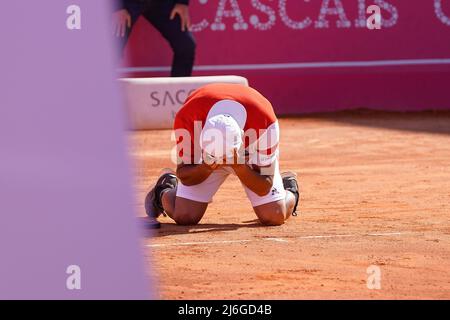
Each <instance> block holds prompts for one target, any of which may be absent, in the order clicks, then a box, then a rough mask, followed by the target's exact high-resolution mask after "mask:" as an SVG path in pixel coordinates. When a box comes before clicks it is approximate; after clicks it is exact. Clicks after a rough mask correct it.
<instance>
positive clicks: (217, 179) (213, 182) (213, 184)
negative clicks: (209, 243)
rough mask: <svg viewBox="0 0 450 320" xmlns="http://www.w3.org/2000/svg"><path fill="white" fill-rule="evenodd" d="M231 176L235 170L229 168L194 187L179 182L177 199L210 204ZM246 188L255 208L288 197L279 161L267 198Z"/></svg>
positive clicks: (215, 172)
mask: <svg viewBox="0 0 450 320" xmlns="http://www.w3.org/2000/svg"><path fill="white" fill-rule="evenodd" d="M230 174H235V173H234V171H233V169H231V168H229V167H225V168H221V169H217V170H214V172H213V173H211V175H210V176H209V177H208V178H207V179H206V180H205V181H203V182H202V183H200V184H197V185H194V186H185V185H183V184H182V183H181V181H179V182H178V188H177V197H181V198H185V199H188V200H193V201H197V202H204V203H210V202H212V200H213V196H214V195H215V194H216V192H217V190H219V187H220V186H221V185H222V183H224V181H225V180H226V178H227V177H228V176H229V175H230ZM242 186H243V187H244V190H245V193H246V194H247V198H248V199H249V200H250V202H251V204H252V206H253V207H257V206H260V205H263V204H266V203H270V202H275V201H279V200H282V199H284V198H285V197H286V190H284V187H283V180H282V178H281V175H280V170H279V166H278V161H277V162H276V164H275V172H274V177H273V185H272V188H271V189H270V191H269V193H268V194H266V195H265V196H262V197H260V196H258V195H257V194H256V193H254V192H253V191H251V190H250V189H249V188H247V187H246V186H244V185H242Z"/></svg>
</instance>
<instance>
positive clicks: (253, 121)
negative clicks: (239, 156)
mask: <svg viewBox="0 0 450 320" xmlns="http://www.w3.org/2000/svg"><path fill="white" fill-rule="evenodd" d="M225 99H226V100H233V101H236V102H239V103H240V104H241V105H243V106H244V107H245V110H246V112H247V120H246V123H245V126H244V134H247V133H249V132H250V131H253V132H254V134H255V135H256V140H258V141H250V140H252V139H248V138H247V139H246V141H245V147H246V148H247V149H252V150H249V152H250V154H255V153H258V154H259V156H261V155H262V157H265V156H268V157H270V158H271V159H272V158H273V156H274V155H275V153H276V152H277V150H278V140H279V129H278V121H277V117H276V115H275V112H274V111H273V108H272V104H271V103H270V102H269V100H267V99H266V98H265V97H264V96H263V95H262V94H260V93H259V92H258V91H256V90H255V89H252V88H250V87H247V86H243V85H239V84H210V85H206V86H203V87H201V88H199V89H197V90H195V91H194V92H193V93H192V94H191V95H190V96H189V97H188V98H187V100H186V102H185V103H184V105H183V106H182V107H181V109H180V110H179V111H178V113H177V114H176V116H175V123H174V130H175V136H176V140H177V148H178V149H177V150H178V151H177V152H178V155H179V156H180V157H181V159H182V160H183V162H184V163H187V162H189V160H190V161H191V163H200V162H199V161H201V160H200V158H199V157H201V150H199V137H200V132H201V129H202V128H203V125H204V124H205V121H206V117H207V115H208V112H209V111H210V109H211V108H212V106H213V105H214V104H215V103H217V102H219V101H221V100H225ZM196 126H197V128H196ZM269 133H270V134H269ZM187 134H189V136H187ZM249 136H251V135H249ZM261 137H263V139H261ZM265 137H269V138H265ZM187 138H188V139H190V146H189V144H188V143H187V141H186V139H187ZM262 140H264V141H262ZM253 142H257V143H256V144H254V148H252V147H250V148H249V146H252V145H253ZM188 147H189V148H190V150H187V148H188ZM266 162H267V161H261V159H259V161H255V162H254V163H255V164H256V163H258V164H260V165H265V163H266ZM271 162H272V160H270V163H271Z"/></svg>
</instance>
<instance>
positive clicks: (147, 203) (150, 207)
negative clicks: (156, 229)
mask: <svg viewBox="0 0 450 320" xmlns="http://www.w3.org/2000/svg"><path fill="white" fill-rule="evenodd" d="M166 173H172V174H175V171H173V170H172V169H170V168H164V169H162V170H161V171H160V172H159V174H158V179H157V180H156V181H158V180H159V178H161V176H162V175H164V174H166ZM155 187H156V183H155V184H153V185H152V186H151V187H150V188H149V189H148V190H147V195H146V197H145V203H144V207H145V213H146V214H147V215H148V216H149V217H151V218H157V217H159V216H160V215H161V214H157V212H158V209H157V208H155V206H154V205H153V201H154V199H155V192H154V190H155ZM149 196H150V198H149V199H148V200H147V198H148V197H149ZM149 211H153V212H154V213H155V215H154V216H152V215H150V214H149V213H148V212H149ZM158 223H159V222H158Z"/></svg>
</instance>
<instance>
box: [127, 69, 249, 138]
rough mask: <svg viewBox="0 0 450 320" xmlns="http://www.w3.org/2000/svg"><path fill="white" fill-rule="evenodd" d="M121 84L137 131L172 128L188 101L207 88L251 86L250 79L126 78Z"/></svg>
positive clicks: (222, 77) (223, 77) (131, 120)
mask: <svg viewBox="0 0 450 320" xmlns="http://www.w3.org/2000/svg"><path fill="white" fill-rule="evenodd" d="M119 82H120V84H121V87H122V88H123V93H124V96H125V105H126V108H127V114H128V119H129V123H130V128H131V129H133V130H147V129H169V128H172V125H173V120H174V118H175V114H176V113H177V112H178V110H179V109H180V107H181V106H182V105H183V103H184V101H185V100H186V98H187V97H188V96H189V94H190V93H191V92H192V91H194V90H195V89H197V88H199V87H201V86H203V85H206V84H209V83H238V84H243V85H246V86H248V81H247V79H246V78H244V77H239V76H211V77H189V78H123V79H119Z"/></svg>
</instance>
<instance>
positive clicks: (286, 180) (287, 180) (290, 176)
mask: <svg viewBox="0 0 450 320" xmlns="http://www.w3.org/2000/svg"><path fill="white" fill-rule="evenodd" d="M281 178H282V179H283V186H284V189H285V190H288V191H290V192H292V193H293V194H294V196H295V206H294V211H292V215H293V216H296V215H297V206H298V202H299V200H300V190H299V188H298V182H297V174H296V173H295V172H290V171H288V172H283V173H282V174H281Z"/></svg>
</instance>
